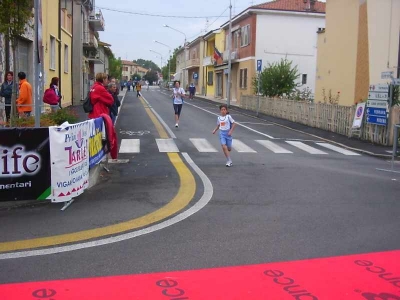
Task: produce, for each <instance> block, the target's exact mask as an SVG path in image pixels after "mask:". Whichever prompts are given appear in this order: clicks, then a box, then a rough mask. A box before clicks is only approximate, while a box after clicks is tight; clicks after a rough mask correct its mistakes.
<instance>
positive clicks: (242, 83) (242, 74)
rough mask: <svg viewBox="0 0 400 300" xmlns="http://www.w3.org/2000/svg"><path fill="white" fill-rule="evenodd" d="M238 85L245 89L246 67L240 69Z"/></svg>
mask: <svg viewBox="0 0 400 300" xmlns="http://www.w3.org/2000/svg"><path fill="white" fill-rule="evenodd" d="M239 81H240V82H239V85H240V88H241V89H247V69H240V78H239Z"/></svg>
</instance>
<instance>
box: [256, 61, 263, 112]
mask: <svg viewBox="0 0 400 300" xmlns="http://www.w3.org/2000/svg"><path fill="white" fill-rule="evenodd" d="M261 69H262V59H258V60H257V72H258V80H257V117H258V115H259V113H260V81H261V80H260V79H261Z"/></svg>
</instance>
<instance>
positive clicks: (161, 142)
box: [156, 139, 179, 153]
mask: <svg viewBox="0 0 400 300" xmlns="http://www.w3.org/2000/svg"><path fill="white" fill-rule="evenodd" d="M156 143H157V146H158V150H159V151H160V152H167V153H168V152H179V149H178V147H177V146H176V144H175V142H174V140H173V139H156Z"/></svg>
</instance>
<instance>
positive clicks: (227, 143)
mask: <svg viewBox="0 0 400 300" xmlns="http://www.w3.org/2000/svg"><path fill="white" fill-rule="evenodd" d="M219 109H220V111H221V115H220V116H218V120H217V127H216V128H215V129H214V131H213V134H215V133H216V132H217V130H218V129H219V139H220V142H221V146H222V150H223V151H224V154H225V157H226V159H227V161H226V166H227V167H232V160H231V157H230V154H229V152H230V151H231V149H232V132H233V130H234V129H235V127H236V123H235V120H234V119H233V118H232V117H231V115H230V114H229V112H228V106H227V105H226V104H222V105H220V107H219Z"/></svg>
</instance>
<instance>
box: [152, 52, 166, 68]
mask: <svg viewBox="0 0 400 300" xmlns="http://www.w3.org/2000/svg"><path fill="white" fill-rule="evenodd" d="M150 52H153V53H156V54H158V55H160V57H161V68H162V62H163V59H162V54H161V53H159V52H157V51H154V50H151V49H150Z"/></svg>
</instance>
